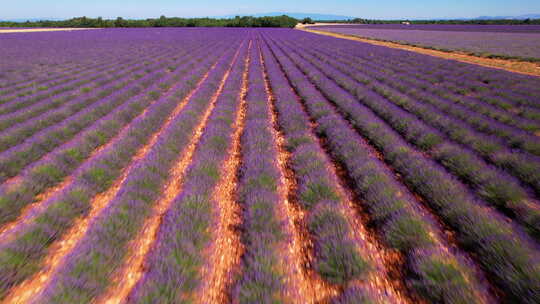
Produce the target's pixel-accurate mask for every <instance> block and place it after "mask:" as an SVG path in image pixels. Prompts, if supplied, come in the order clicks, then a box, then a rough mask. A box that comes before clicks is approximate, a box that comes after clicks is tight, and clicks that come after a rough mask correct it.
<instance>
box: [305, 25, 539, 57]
mask: <svg viewBox="0 0 540 304" xmlns="http://www.w3.org/2000/svg"><path fill="white" fill-rule="evenodd" d="M311 28H312V29H315V30H323V31H327V32H332V33H339V34H345V35H352V36H359V37H364V38H372V39H379V40H385V41H394V42H399V43H405V44H411V45H417V46H422V47H428V48H434V49H439V50H445V51H464V52H467V53H471V54H474V55H480V56H498V57H511V58H512V57H515V58H521V59H530V60H535V61H536V60H540V26H535V25H530V26H527V25H525V26H521V25H515V26H500V25H499V26H497V25H492V26H489V25H486V26H482V25H472V26H466V25H438V24H437V25H399V24H380V25H379V24H377V25H341V26H337V25H330V26H316V27H311Z"/></svg>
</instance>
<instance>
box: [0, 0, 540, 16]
mask: <svg viewBox="0 0 540 304" xmlns="http://www.w3.org/2000/svg"><path fill="white" fill-rule="evenodd" d="M3 2H4V3H2V9H1V10H0V19H18V18H37V17H49V18H67V17H74V16H83V15H85V16H88V17H97V16H102V17H106V18H109V17H116V16H123V17H128V18H147V17H157V16H160V15H166V16H180V17H197V16H220V15H231V14H240V15H242V14H253V13H266V12H298V13H305V12H307V13H323V14H338V15H346V16H355V17H364V18H377V19H384V18H457V17H477V16H482V15H489V16H493V15H522V14H528V13H537V14H540V1H539V0H512V1H508V0H475V1H471V0H444V1H437V0H405V1H398V0H387V1H363V0H334V1H329V0H293V1H291V0H274V1H269V0H266V1H254V0H228V1H218V0H189V1H188V0H90V1H84V0H12V1H9V0H6V1H3Z"/></svg>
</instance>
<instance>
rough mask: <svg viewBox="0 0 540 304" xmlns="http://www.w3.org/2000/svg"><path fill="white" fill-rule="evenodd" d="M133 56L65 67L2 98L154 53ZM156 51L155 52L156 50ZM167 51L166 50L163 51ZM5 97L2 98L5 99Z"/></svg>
mask: <svg viewBox="0 0 540 304" xmlns="http://www.w3.org/2000/svg"><path fill="white" fill-rule="evenodd" d="M131 51H132V53H131V54H132V56H131V57H129V56H125V55H124V56H122V57H117V56H115V57H111V58H99V59H95V60H93V61H90V62H86V63H85V64H80V63H79V64H77V65H76V66H74V67H69V66H68V67H65V66H64V67H63V70H62V73H60V74H58V73H57V74H55V73H54V71H50V70H48V71H47V76H46V77H44V78H41V79H40V78H37V79H32V81H31V82H29V83H26V84H24V85H18V86H16V87H4V88H3V90H2V91H1V92H0V96H6V95H8V96H9V95H17V96H19V97H20V96H28V95H31V94H34V93H37V92H38V91H41V90H43V87H46V88H50V87H53V86H58V85H60V84H62V83H63V82H66V81H67V79H70V76H73V75H78V74H80V73H84V72H85V71H87V70H95V69H96V68H99V67H100V66H107V65H109V64H110V63H111V62H116V63H117V64H122V65H123V64H128V63H130V62H133V61H134V60H137V59H138V58H141V57H147V56H148V53H149V52H152V50H151V49H132V50H131ZM154 51H155V50H154ZM161 51H165V50H161ZM166 51H171V48H168V49H167V50H166ZM23 89H28V90H27V91H24V90H23ZM4 98H5V97H2V99H4Z"/></svg>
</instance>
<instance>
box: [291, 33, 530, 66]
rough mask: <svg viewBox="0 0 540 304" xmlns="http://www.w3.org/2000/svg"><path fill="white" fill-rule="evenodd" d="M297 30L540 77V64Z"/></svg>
mask: <svg viewBox="0 0 540 304" xmlns="http://www.w3.org/2000/svg"><path fill="white" fill-rule="evenodd" d="M297 28H298V29H299V30H302V31H306V32H310V33H316V34H320V35H325V36H331V37H335V38H342V39H348V40H354V41H359V42H365V43H370V44H374V45H379V46H386V47H390V48H394V49H401V50H406V51H411V52H416V53H420V54H424V55H430V56H434V57H439V58H444V59H452V60H457V61H461V62H465V63H472V64H477V65H481V66H484V67H488V68H495V69H501V70H505V71H509V72H514V73H520V74H525V75H531V76H540V64H538V63H532V62H523V61H514V60H504V59H492V58H482V57H477V56H471V55H466V54H462V53H458V52H443V51H436V50H431V49H426V48H421V47H416V46H410V45H405V44H400V43H396V42H386V41H379V40H375V39H369V38H363V37H358V36H352V35H345V34H337V33H330V32H325V31H322V30H314V29H307V28H305V27H304V26H300V27H297Z"/></svg>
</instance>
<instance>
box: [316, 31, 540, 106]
mask: <svg viewBox="0 0 540 304" xmlns="http://www.w3.org/2000/svg"><path fill="white" fill-rule="evenodd" d="M309 36H310V38H311V39H316V40H319V41H321V42H323V43H329V42H330V41H331V44H332V45H333V46H334V48H339V49H341V51H342V52H346V53H350V54H351V55H353V56H357V57H360V58H362V59H364V60H368V61H374V60H375V62H377V63H378V64H380V65H379V68H380V66H381V65H382V66H393V67H402V68H404V69H407V70H409V71H410V72H411V73H414V74H415V78H420V79H424V80H428V81H430V82H431V83H433V84H437V85H439V86H440V87H441V88H445V89H449V90H452V91H454V92H456V93H460V92H461V91H463V90H464V89H465V90H467V91H469V92H472V93H475V94H479V95H480V96H489V95H494V96H496V97H501V98H503V99H504V100H505V101H506V102H511V103H513V104H515V105H525V106H531V107H536V108H540V104H539V103H538V98H539V96H540V90H539V89H538V88H539V85H538V83H539V82H538V79H537V78H536V77H531V76H525V75H519V74H515V73H510V72H505V71H500V70H494V69H489V68H484V67H481V66H477V65H472V64H466V63H461V62H455V61H453V60H444V59H440V58H435V57H430V56H425V55H421V54H416V53H413V52H407V51H402V50H395V49H391V48H386V47H379V46H373V45H369V44H364V43H357V42H353V41H347V40H343V39H339V40H336V39H333V38H329V37H322V36H320V35H312V34H310V35H309ZM306 37H308V36H306ZM374 54H377V55H379V56H377V57H374V56H373V55H374ZM376 58H384V60H379V59H376ZM419 63H421V64H419Z"/></svg>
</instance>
